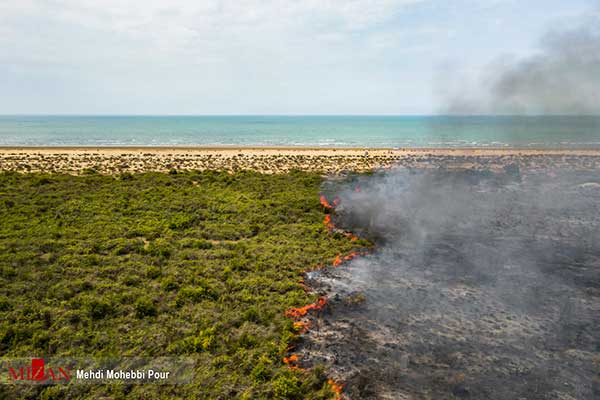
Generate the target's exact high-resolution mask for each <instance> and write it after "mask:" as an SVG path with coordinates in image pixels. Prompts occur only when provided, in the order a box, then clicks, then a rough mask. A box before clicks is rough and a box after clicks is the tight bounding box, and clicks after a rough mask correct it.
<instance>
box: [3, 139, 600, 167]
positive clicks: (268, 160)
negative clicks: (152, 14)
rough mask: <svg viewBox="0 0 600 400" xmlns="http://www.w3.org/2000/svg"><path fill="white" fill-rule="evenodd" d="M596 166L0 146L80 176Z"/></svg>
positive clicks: (389, 154) (389, 151)
mask: <svg viewBox="0 0 600 400" xmlns="http://www.w3.org/2000/svg"><path fill="white" fill-rule="evenodd" d="M511 163H516V164H517V165H519V167H520V168H525V169H531V168H534V169H539V168H542V167H555V166H567V167H569V168H577V169H600V149H539V148H538V149H516V148H474V147H460V148H458V147H457V148H398V149H396V148H357V147H353V148H347V147H259V146H252V147H245V146H235V147H223V146H220V147H210V146H196V147H194V146H188V147H176V146H171V147H111V146H94V147H85V146H78V147H68V146H62V147H27V146H20V147H0V171H14V172H51V173H69V174H80V173H84V172H90V171H91V170H94V171H95V172H98V173H103V174H119V173H125V172H129V173H140V172H152V171H156V172H168V171H172V170H182V171H183V170H226V171H230V172H236V171H242V170H252V171H257V172H261V173H285V172H289V171H292V170H302V171H309V172H319V173H324V174H336V173H342V172H346V171H355V172H367V171H374V170H378V169H389V168H392V167H397V166H400V167H406V168H436V167H438V168H439V167H445V168H473V169H483V168H488V169H492V170H494V169H496V170H498V169H501V168H503V167H504V166H505V165H507V164H511Z"/></svg>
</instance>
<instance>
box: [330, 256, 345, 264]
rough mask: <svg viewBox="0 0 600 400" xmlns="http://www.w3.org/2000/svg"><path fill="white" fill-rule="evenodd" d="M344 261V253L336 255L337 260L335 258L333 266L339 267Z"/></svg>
mask: <svg viewBox="0 0 600 400" xmlns="http://www.w3.org/2000/svg"><path fill="white" fill-rule="evenodd" d="M343 262H344V259H343V258H342V255H341V254H338V255H337V256H336V257H335V260H333V266H334V267H339V266H340V265H342V263H343Z"/></svg>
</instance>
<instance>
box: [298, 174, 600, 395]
mask: <svg viewBox="0 0 600 400" xmlns="http://www.w3.org/2000/svg"><path fill="white" fill-rule="evenodd" d="M325 190H327V191H329V192H330V193H334V192H335V193H337V195H338V196H339V198H340V199H341V202H340V205H339V206H338V207H337V209H336V216H335V219H334V222H335V223H336V225H337V226H338V227H340V228H343V229H347V230H350V231H353V232H355V233H359V234H361V235H363V236H368V237H371V238H374V239H375V240H376V241H377V243H378V250H377V251H376V252H375V253H374V254H372V255H369V256H366V257H362V258H359V259H355V260H353V261H352V262H351V263H349V264H348V265H345V266H344V267H342V268H338V269H334V270H325V271H321V272H315V273H312V274H311V276H310V278H311V279H310V282H309V283H310V284H311V285H312V286H313V287H315V288H316V289H317V290H318V291H320V292H322V293H324V294H327V295H328V296H329V298H330V301H329V307H328V309H327V310H326V311H325V312H324V314H323V315H321V316H320V318H318V319H316V320H315V321H314V323H313V326H314V328H313V330H312V331H311V333H310V334H309V335H308V336H307V337H306V338H305V340H304V343H303V346H302V352H303V354H302V356H303V358H304V359H306V360H307V363H311V362H312V363H315V362H324V363H326V364H327V365H328V366H329V368H330V370H331V371H332V374H333V376H334V377H335V378H336V379H338V380H340V381H343V382H344V392H345V396H347V397H349V398H352V399H371V398H373V399H375V398H376V399H430V398H431V399H462V398H469V399H594V398H599V396H600V386H599V383H598V376H599V374H598V373H599V371H600V369H599V365H600V364H599V363H600V356H599V352H600V317H599V315H600V241H599V239H600V175H599V174H598V171H597V170H572V169H554V170H553V171H552V172H551V173H544V172H540V171H536V172H534V173H529V172H528V171H523V172H522V173H521V172H520V171H519V168H517V167H516V166H512V167H508V168H506V169H504V171H501V172H495V173H492V172H490V171H486V170H485V169H480V170H474V169H469V170H461V169H458V170H453V171H449V170H445V169H439V170H433V171H432V170H429V171H422V170H416V171H409V170H397V171H392V172H386V173H380V174H375V175H373V176H368V177H365V176H362V177H359V178H356V177H355V178H349V179H347V180H346V181H343V182H340V181H337V182H332V183H331V184H330V185H329V186H328V187H326V188H325Z"/></svg>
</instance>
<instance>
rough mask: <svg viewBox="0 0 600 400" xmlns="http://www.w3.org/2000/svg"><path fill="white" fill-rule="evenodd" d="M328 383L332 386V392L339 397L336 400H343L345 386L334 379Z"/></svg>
mask: <svg viewBox="0 0 600 400" xmlns="http://www.w3.org/2000/svg"><path fill="white" fill-rule="evenodd" d="M327 383H328V384H329V386H331V390H332V391H333V392H334V393H335V394H336V395H337V397H336V400H341V399H342V390H344V385H342V384H341V383H338V382H336V381H334V380H333V379H328V380H327Z"/></svg>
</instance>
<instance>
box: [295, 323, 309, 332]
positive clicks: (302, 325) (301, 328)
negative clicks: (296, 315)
mask: <svg viewBox="0 0 600 400" xmlns="http://www.w3.org/2000/svg"><path fill="white" fill-rule="evenodd" d="M309 328H310V323H308V322H302V321H298V322H294V329H295V330H297V331H298V332H306V331H307V330H308V329H309Z"/></svg>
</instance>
